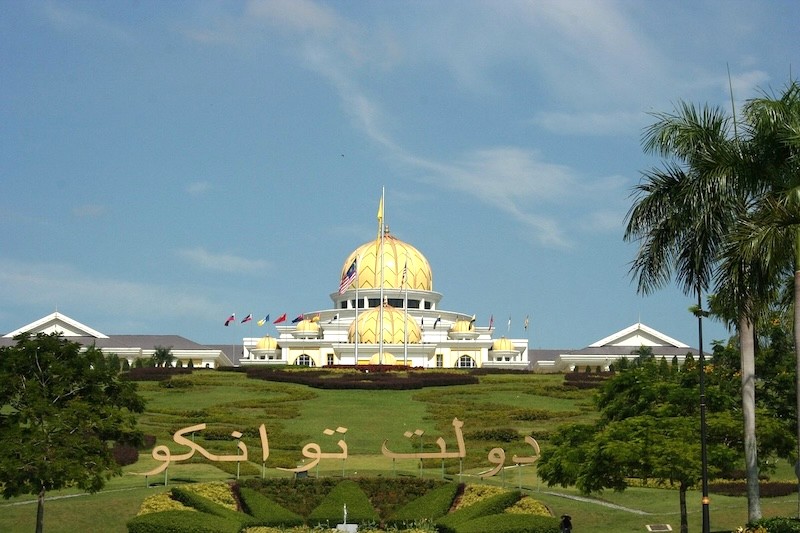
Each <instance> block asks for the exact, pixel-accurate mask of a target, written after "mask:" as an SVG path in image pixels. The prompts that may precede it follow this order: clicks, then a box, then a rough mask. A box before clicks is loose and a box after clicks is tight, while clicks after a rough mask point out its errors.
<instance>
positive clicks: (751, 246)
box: [734, 81, 800, 457]
mask: <svg viewBox="0 0 800 533" xmlns="http://www.w3.org/2000/svg"><path fill="white" fill-rule="evenodd" d="M744 115H745V117H746V119H747V125H748V127H749V130H750V131H749V136H750V139H751V141H750V144H751V147H752V153H751V154H750V157H749V158H748V160H747V167H746V168H747V175H746V177H747V179H748V181H749V182H750V184H751V187H756V188H758V189H760V190H761V191H762V192H761V194H759V195H758V196H757V198H756V202H755V206H754V208H753V209H752V210H751V211H750V212H749V213H748V216H747V217H746V219H745V220H743V222H742V224H741V225H740V228H739V230H738V231H737V232H736V234H735V236H734V238H735V240H736V244H735V247H736V251H735V254H740V255H742V256H743V258H744V259H745V260H752V259H753V258H761V259H762V260H763V261H764V262H765V263H766V264H767V265H768V267H769V268H771V269H774V271H775V272H776V273H780V272H783V273H784V274H785V275H786V277H790V279H792V280H793V285H794V288H793V293H794V299H793V305H794V341H795V357H796V387H797V446H798V456H799V457H800V85H799V84H798V82H797V81H792V82H790V83H789V84H788V85H787V87H786V89H785V90H784V91H783V93H782V94H781V95H780V96H778V97H770V96H767V95H765V96H763V97H761V98H756V99H752V100H750V101H748V102H747V104H746V105H745V108H744ZM786 277H784V279H786Z"/></svg>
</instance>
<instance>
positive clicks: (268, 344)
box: [255, 335, 278, 350]
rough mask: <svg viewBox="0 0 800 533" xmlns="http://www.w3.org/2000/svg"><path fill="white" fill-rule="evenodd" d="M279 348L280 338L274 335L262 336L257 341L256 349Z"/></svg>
mask: <svg viewBox="0 0 800 533" xmlns="http://www.w3.org/2000/svg"><path fill="white" fill-rule="evenodd" d="M277 348H278V340H277V339H275V338H274V337H270V336H269V335H267V336H266V337H262V338H260V339H258V342H257V343H256V346H255V349H256V350H275V349H277Z"/></svg>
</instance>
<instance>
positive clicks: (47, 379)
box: [0, 333, 144, 533]
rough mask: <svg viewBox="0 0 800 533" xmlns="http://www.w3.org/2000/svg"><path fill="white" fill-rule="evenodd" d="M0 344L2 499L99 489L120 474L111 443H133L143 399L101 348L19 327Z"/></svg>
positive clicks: (39, 527)
mask: <svg viewBox="0 0 800 533" xmlns="http://www.w3.org/2000/svg"><path fill="white" fill-rule="evenodd" d="M15 341H16V345H15V346H7V347H2V348H0V384H1V385H0V479H2V480H3V482H2V491H3V496H4V497H5V498H10V497H12V496H17V495H20V494H38V508H37V516H36V531H37V533H39V532H41V531H42V528H43V519H44V497H45V493H46V492H47V491H50V490H58V489H62V488H65V487H78V488H80V489H83V490H86V491H89V492H96V491H98V490H99V489H100V488H102V487H103V485H104V483H105V481H106V479H108V478H109V477H110V476H111V475H117V474H120V473H121V470H120V467H119V466H118V465H117V463H116V462H115V461H114V457H113V455H112V448H111V446H110V444H111V443H113V442H122V443H132V444H136V443H138V441H139V440H140V439H141V434H140V433H139V432H138V431H137V430H136V417H135V414H134V413H139V412H141V411H143V410H144V401H143V400H142V399H141V397H139V395H138V394H137V393H136V386H135V384H134V383H132V382H128V381H120V380H119V378H118V370H117V369H115V368H113V365H108V364H105V357H104V355H103V352H102V351H101V350H99V349H97V348H95V347H90V348H88V349H86V350H83V349H82V347H81V345H80V344H78V343H75V342H71V341H68V340H66V339H64V338H63V337H61V336H60V335H58V334H51V335H45V334H42V333H39V334H37V335H35V336H31V335H30V334H28V333H24V334H22V335H19V336H17V337H15Z"/></svg>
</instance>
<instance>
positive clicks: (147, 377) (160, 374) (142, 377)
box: [121, 366, 192, 381]
mask: <svg viewBox="0 0 800 533" xmlns="http://www.w3.org/2000/svg"><path fill="white" fill-rule="evenodd" d="M191 373H192V369H191V368H175V367H172V366H166V367H156V366H151V367H142V368H132V369H130V370H129V371H128V372H125V373H123V374H122V376H121V378H122V379H127V380H129V381H163V380H165V379H169V378H171V377H172V376H176V375H180V374H191Z"/></svg>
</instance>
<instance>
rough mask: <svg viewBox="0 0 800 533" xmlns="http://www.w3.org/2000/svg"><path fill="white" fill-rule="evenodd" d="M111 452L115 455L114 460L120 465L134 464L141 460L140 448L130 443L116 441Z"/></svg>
mask: <svg viewBox="0 0 800 533" xmlns="http://www.w3.org/2000/svg"><path fill="white" fill-rule="evenodd" d="M111 454H112V455H113V456H114V461H115V462H116V463H117V464H118V465H119V466H128V465H132V464H134V463H135V462H136V461H138V460H139V450H138V449H136V446H131V445H130V444H126V443H122V442H115V443H114V447H113V448H112V449H111Z"/></svg>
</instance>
